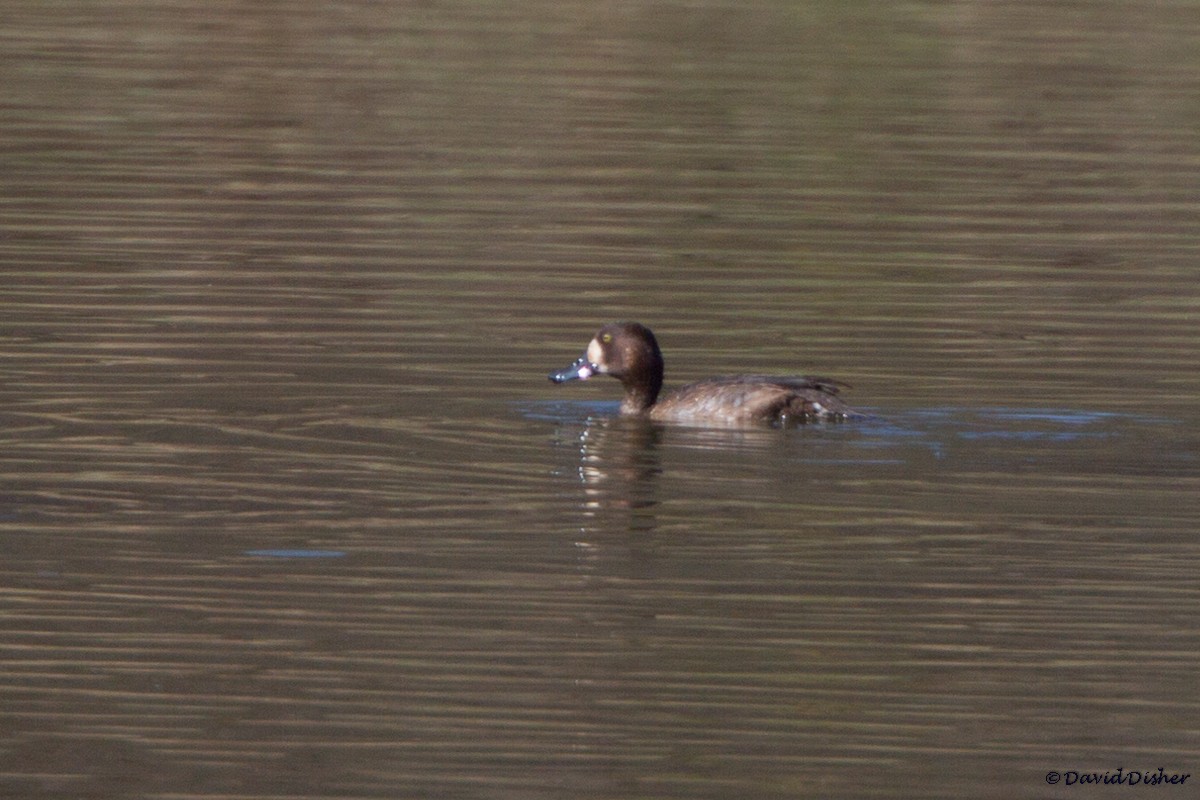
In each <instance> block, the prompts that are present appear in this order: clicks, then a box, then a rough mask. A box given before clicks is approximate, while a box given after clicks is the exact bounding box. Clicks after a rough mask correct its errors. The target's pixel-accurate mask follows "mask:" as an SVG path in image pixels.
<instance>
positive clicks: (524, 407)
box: [517, 400, 621, 423]
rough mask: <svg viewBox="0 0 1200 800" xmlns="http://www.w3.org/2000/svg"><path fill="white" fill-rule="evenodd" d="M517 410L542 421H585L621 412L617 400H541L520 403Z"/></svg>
mask: <svg viewBox="0 0 1200 800" xmlns="http://www.w3.org/2000/svg"><path fill="white" fill-rule="evenodd" d="M517 411H518V412H519V413H520V414H521V415H522V416H523V417H525V418H526V419H534V420H540V421H542V422H567V423H571V422H586V421H588V420H589V419H592V418H595V417H601V418H605V417H615V416H618V415H619V414H620V413H621V402H620V401H619V400H542V401H532V402H527V403H520V404H518V405H517Z"/></svg>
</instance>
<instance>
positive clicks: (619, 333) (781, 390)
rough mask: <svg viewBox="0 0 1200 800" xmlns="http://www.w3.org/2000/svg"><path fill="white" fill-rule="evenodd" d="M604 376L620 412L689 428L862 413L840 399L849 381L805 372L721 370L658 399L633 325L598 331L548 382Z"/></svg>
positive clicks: (654, 356)
mask: <svg viewBox="0 0 1200 800" xmlns="http://www.w3.org/2000/svg"><path fill="white" fill-rule="evenodd" d="M593 375H609V376H611V377H613V378H616V379H617V380H618V381H620V382H621V385H622V386H623V387H624V389H625V396H624V397H623V398H622V400H621V409H620V413H621V415H622V416H629V417H645V418H648V419H650V420H653V421H655V422H674V423H682V424H691V425H746V424H753V423H766V424H771V425H786V424H790V423H806V422H836V421H841V420H845V419H849V418H852V417H858V416H862V415H861V414H859V413H858V412H856V411H854V410H853V409H852V408H851V407H850V406H848V405H847V404H846V403H845V401H843V400H842V399H841V398H840V397H839V396H838V394H839V391H840V390H841V389H843V388H847V389H848V388H850V387H849V385H848V384H845V383H842V382H840V381H835V380H831V379H829V378H818V377H811V376H773V375H725V376H721V377H716V378H708V379H707V380H701V381H697V382H695V383H689V384H687V385H686V386H683V387H680V388H679V389H675V390H674V391H672V392H668V393H667V394H665V395H662V396H660V393H661V391H662V386H663V356H662V350H660V349H659V346H658V340H657V339H655V338H654V333H653V332H652V331H651V330H650V329H649V328H647V327H646V326H645V325H642V324H641V323H639V322H613V323H609V324H608V325H605V326H604V327H602V328H600V330H599V332H597V333H596V335H595V336H594V337H592V340H591V341H590V342H589V343H588V346H587V350H585V351H584V353H583V355H582V356H580V357H579V358H578V359H576V360H575V361H574V362H573V363H572V364H571V365H570V366H568V367H566V368H564V369H560V370H555V371H554V372H551V373H550V374H549V376H548V377H549V378H550V380H551V381H552V382H554V383H557V384H561V383H566V382H568V381H574V380H581V381H585V380H587V379H588V378H591V377H592V376H593Z"/></svg>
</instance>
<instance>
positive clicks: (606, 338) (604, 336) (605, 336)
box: [600, 333, 612, 344]
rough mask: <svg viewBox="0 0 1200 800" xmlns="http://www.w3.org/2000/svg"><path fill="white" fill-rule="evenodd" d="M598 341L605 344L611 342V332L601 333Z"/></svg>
mask: <svg viewBox="0 0 1200 800" xmlns="http://www.w3.org/2000/svg"><path fill="white" fill-rule="evenodd" d="M600 341H602V342H604V343H605V344H610V343H611V342H612V334H611V333H604V334H601V335H600Z"/></svg>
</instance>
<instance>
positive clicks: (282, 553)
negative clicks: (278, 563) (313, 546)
mask: <svg viewBox="0 0 1200 800" xmlns="http://www.w3.org/2000/svg"><path fill="white" fill-rule="evenodd" d="M243 555H247V556H254V557H255V558H344V557H345V556H346V554H345V553H344V552H343V551H341V550H247V551H245V552H244V553H243Z"/></svg>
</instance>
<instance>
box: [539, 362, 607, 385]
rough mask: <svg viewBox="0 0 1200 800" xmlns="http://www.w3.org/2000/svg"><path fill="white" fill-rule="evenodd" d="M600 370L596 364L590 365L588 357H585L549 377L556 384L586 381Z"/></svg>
mask: <svg viewBox="0 0 1200 800" xmlns="http://www.w3.org/2000/svg"><path fill="white" fill-rule="evenodd" d="M598 371H599V369H598V368H597V367H596V365H595V364H592V363H589V362H588V359H587V356H586V355H583V356H580V357H579V358H577V359H575V363H573V364H572V365H571V366H569V367H566V368H565V369H560V370H558V371H557V372H551V373H550V374H549V375H548V376H547V377H549V378H550V380H552V381H554V382H555V383H566V382H567V381H575V380H579V381H586V380H587V379H588V378H590V377H592V376H593V375H595V374H596V373H597V372H598Z"/></svg>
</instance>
